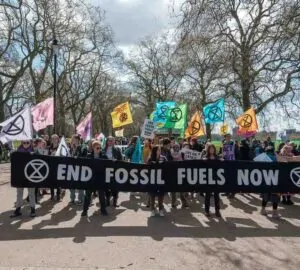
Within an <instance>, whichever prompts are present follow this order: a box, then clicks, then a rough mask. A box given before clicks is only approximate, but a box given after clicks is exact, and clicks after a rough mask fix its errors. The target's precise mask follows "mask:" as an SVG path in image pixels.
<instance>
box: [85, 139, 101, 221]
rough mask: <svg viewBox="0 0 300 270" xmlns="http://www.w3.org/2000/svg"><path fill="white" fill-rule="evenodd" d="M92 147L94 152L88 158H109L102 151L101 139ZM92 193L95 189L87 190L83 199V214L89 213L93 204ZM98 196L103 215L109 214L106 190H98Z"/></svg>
mask: <svg viewBox="0 0 300 270" xmlns="http://www.w3.org/2000/svg"><path fill="white" fill-rule="evenodd" d="M92 149H93V150H92V152H91V153H89V154H88V155H87V158H93V159H107V157H106V156H104V155H103V154H102V153H101V147H100V142H99V141H94V142H93V144H92ZM100 181H101V180H100ZM103 181H104V180H103ZM92 193H93V190H86V191H85V196H84V201H83V211H82V213H81V216H86V215H87V212H88V209H89V206H90V204H91V197H92ZM98 196H99V202H100V212H101V214H102V215H103V216H107V211H106V203H105V191H104V190H98Z"/></svg>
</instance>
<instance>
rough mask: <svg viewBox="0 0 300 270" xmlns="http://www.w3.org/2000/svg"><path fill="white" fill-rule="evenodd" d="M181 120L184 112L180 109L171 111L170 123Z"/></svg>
mask: <svg viewBox="0 0 300 270" xmlns="http://www.w3.org/2000/svg"><path fill="white" fill-rule="evenodd" d="M181 118H182V111H181V110H180V108H178V107H176V108H174V109H172V110H171V112H170V121H171V122H178V121H180V120H181Z"/></svg>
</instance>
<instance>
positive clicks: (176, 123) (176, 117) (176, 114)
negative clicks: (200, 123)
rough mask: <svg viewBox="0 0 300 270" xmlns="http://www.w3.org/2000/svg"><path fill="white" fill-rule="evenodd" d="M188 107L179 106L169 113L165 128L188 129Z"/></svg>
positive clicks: (184, 105)
mask: <svg viewBox="0 0 300 270" xmlns="http://www.w3.org/2000/svg"><path fill="white" fill-rule="evenodd" d="M186 111H187V105H186V104H182V105H177V106H176V107H175V108H171V109H169V110H168V112H167V121H166V124H165V126H164V127H165V128H175V129H185V128H186Z"/></svg>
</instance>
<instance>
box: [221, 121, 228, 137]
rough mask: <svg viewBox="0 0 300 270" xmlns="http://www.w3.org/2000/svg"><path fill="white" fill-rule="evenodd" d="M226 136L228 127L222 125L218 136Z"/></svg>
mask: <svg viewBox="0 0 300 270" xmlns="http://www.w3.org/2000/svg"><path fill="white" fill-rule="evenodd" d="M226 134H228V125H227V124H224V125H222V126H221V127H220V135H223V136H224V135H226Z"/></svg>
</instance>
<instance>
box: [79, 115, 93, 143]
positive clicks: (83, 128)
mask: <svg viewBox="0 0 300 270" xmlns="http://www.w3.org/2000/svg"><path fill="white" fill-rule="evenodd" d="M76 132H77V133H78V134H80V135H81V137H82V138H83V139H84V140H90V139H91V137H92V113H91V112H90V113H88V114H87V116H86V117H85V118H84V119H83V120H82V121H81V122H80V124H79V125H78V126H77V127H76Z"/></svg>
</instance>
